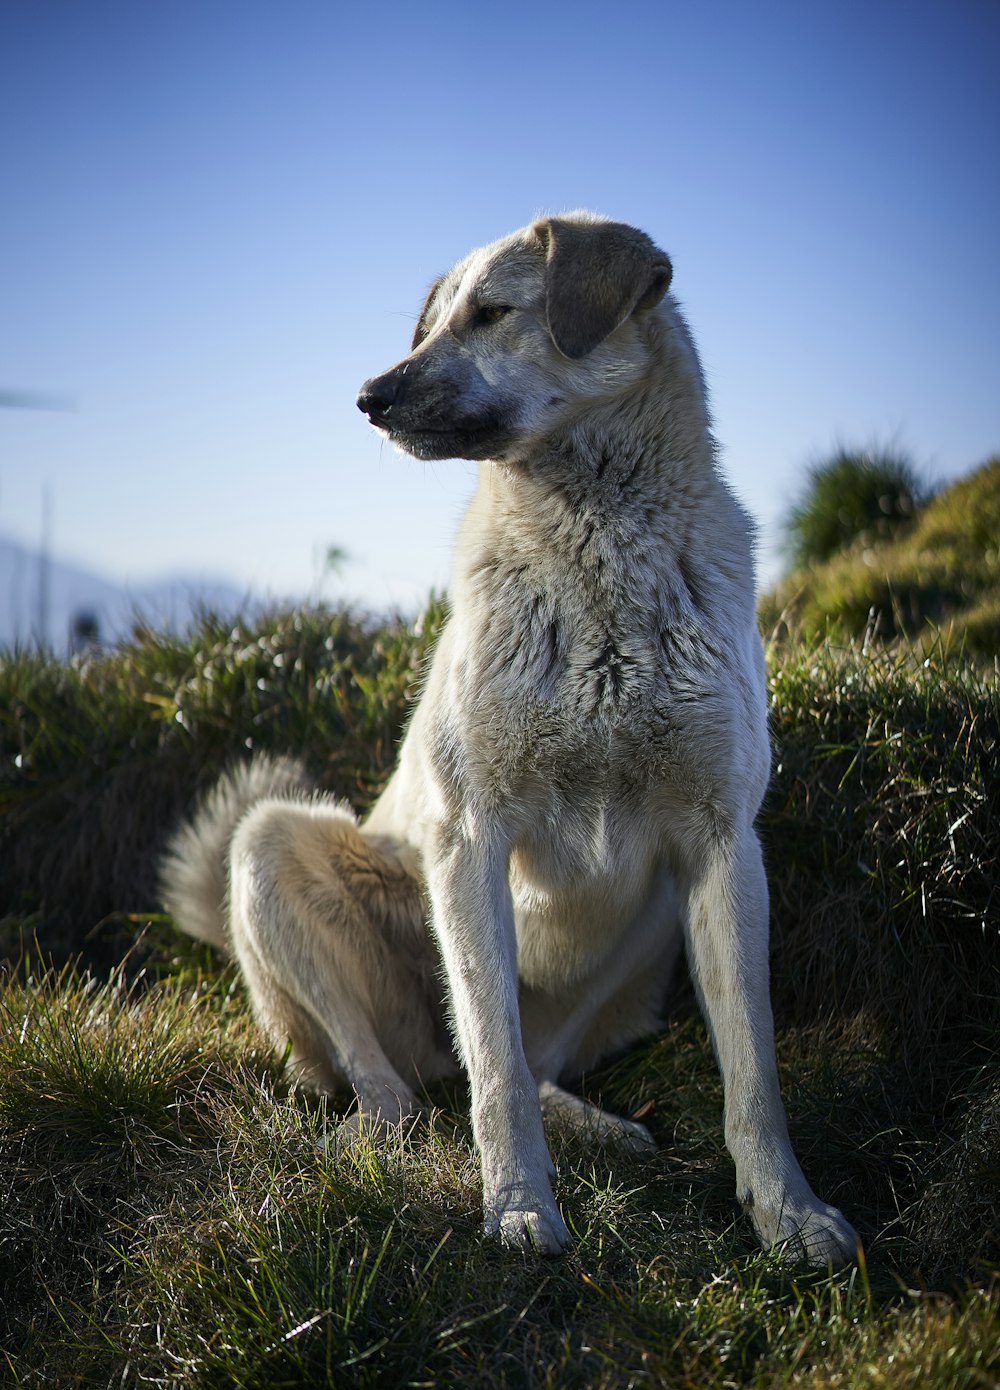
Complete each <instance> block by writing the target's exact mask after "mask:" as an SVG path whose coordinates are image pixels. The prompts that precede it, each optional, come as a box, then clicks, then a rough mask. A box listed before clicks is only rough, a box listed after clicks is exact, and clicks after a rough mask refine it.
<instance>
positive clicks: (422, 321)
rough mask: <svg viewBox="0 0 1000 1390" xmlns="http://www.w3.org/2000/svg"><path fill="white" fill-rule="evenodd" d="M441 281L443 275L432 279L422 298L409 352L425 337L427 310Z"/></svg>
mask: <svg viewBox="0 0 1000 1390" xmlns="http://www.w3.org/2000/svg"><path fill="white" fill-rule="evenodd" d="M443 281H444V276H443V275H439V276H438V278H437V279H436V280H435V281H434V283H433V285H431V287H430V289H429V290H428V291H427V298H426V299H425V300H424V304H423V308H422V309H421V310H420V317H419V318H418V319H417V326H416V328H415V329H414V330H413V342H412V343H411V344H410V351H411V352H413V351H414V349H415V348H418V347H419V346H420V344H421V343H422V342H423V341H424V339H425V338H426V337H427V317H428V310H429V309H430V307H431V305H432V304H433V303H434V296H435V295H436V294H437V292H438V290H439V289H440V288H441V285H442V282H443Z"/></svg>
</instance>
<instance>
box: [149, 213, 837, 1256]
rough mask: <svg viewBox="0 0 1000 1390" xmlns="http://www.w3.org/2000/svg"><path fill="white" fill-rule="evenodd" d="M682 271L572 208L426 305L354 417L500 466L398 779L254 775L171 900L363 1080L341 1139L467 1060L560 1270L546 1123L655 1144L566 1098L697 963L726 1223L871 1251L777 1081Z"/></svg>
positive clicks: (172, 883) (724, 530)
mask: <svg viewBox="0 0 1000 1390" xmlns="http://www.w3.org/2000/svg"><path fill="white" fill-rule="evenodd" d="M670 279H671V265H670V261H669V260H668V258H667V257H666V255H664V253H663V252H662V251H659V250H658V249H657V248H656V246H654V245H653V243H652V241H650V240H649V238H648V237H647V236H645V235H644V234H643V233H641V232H639V231H636V230H635V229H633V228H631V227H627V226H624V225H622V224H620V223H615V222H608V221H605V220H603V219H600V218H597V217H594V216H592V215H589V214H584V213H575V214H571V215H568V216H564V217H554V218H545V219H543V220H540V221H537V222H535V223H534V224H532V225H531V226H529V227H526V228H524V229H523V230H521V231H518V232H515V233H514V234H513V235H511V236H509V237H506V238H505V239H504V240H502V241H499V242H496V243H495V244H493V245H491V246H486V247H484V248H482V249H481V250H478V251H474V252H473V253H472V254H471V255H470V256H468V257H467V258H466V259H465V260H463V261H462V262H461V263H460V264H459V265H457V266H456V267H455V268H454V269H453V270H452V271H451V272H450V273H449V274H448V275H446V276H444V277H443V278H442V279H441V280H439V281H438V282H437V283H436V284H435V285H434V286H433V288H432V289H431V292H430V294H429V295H428V297H427V301H426V303H425V305H424V308H423V312H422V313H421V316H420V320H419V323H418V324H417V329H416V333H415V335H414V340H413V346H412V351H411V352H410V354H409V356H407V357H405V358H404V359H403V360H402V361H401V362H400V363H399V364H398V365H397V366H395V367H393V368H391V369H390V370H389V371H387V372H384V373H383V374H382V375H381V376H377V377H375V378H373V379H372V380H370V381H368V382H366V384H365V386H364V387H363V388H362V391H361V395H360V397H359V400H358V404H359V406H360V408H361V409H362V410H363V411H364V412H365V413H366V414H367V415H368V416H369V418H370V420H371V422H372V424H374V425H375V426H376V427H377V428H378V429H379V430H380V431H382V432H383V433H384V434H385V435H386V437H387V438H389V439H390V440H392V441H393V442H394V443H395V444H397V445H399V447H400V448H402V449H405V450H406V451H407V452H408V453H410V454H413V455H415V456H416V457H418V458H425V459H441V458H450V457H462V458H469V459H477V460H481V474H480V482H479V488H478V491H477V493H476V495H475V497H474V499H473V501H472V503H471V505H470V507H469V510H468V512H467V514H466V516H465V519H464V521H463V523H462V526H461V530H460V532H459V536H458V542H457V550H456V563H455V574H454V581H453V588H452V594H451V599H452V612H451V616H450V618H449V620H448V623H447V625H446V627H445V629H444V631H443V633H442V634H441V637H440V640H439V642H438V645H437V649H436V651H435V654H434V658H433V662H432V664H431V667H430V671H429V674H428V677H427V683H426V688H425V690H424V693H423V695H422V697H421V699H420V701H419V703H418V705H417V707H416V709H415V710H414V713H413V718H412V721H411V723H410V726H409V729H408V732H407V734H406V737H405V739H404V741H403V745H402V748H401V750H400V755H399V764H398V767H397V770H396V772H395V774H394V776H393V777H392V780H391V781H390V782H389V784H388V786H387V787H386V790H385V792H384V793H383V795H382V797H381V798H380V800H379V801H378V803H377V805H376V806H375V809H374V810H373V811H372V813H371V815H370V816H369V818H368V819H367V821H366V822H365V823H364V824H363V825H358V823H357V821H356V819H355V817H354V816H353V815H352V813H351V812H350V810H349V809H348V808H347V807H345V806H343V805H342V804H338V803H336V802H334V801H333V800H332V799H331V798H329V797H323V796H317V795H311V794H310V792H309V789H308V784H307V782H306V780H305V778H304V776H303V774H302V772H301V770H300V769H299V768H298V767H297V766H296V765H295V764H293V763H291V762H287V761H277V762H275V761H269V760H260V759H259V760H257V761H256V762H252V763H251V764H250V765H249V766H248V767H246V768H244V769H242V770H240V771H236V772H234V773H232V774H231V775H229V776H228V777H226V778H224V779H223V781H222V782H221V783H220V785H219V786H218V787H217V789H216V790H215V792H214V793H213V794H212V795H211V796H210V797H209V799H208V801H207V802H206V803H205V804H204V805H203V807H202V808H201V810H200V811H199V812H198V814H197V815H196V817H195V819H194V821H193V822H192V823H191V824H190V825H188V826H187V827H186V828H184V829H183V830H182V831H181V832H179V834H178V835H177V836H176V837H175V838H174V841H173V842H172V845H171V848H170V850H169V852H168V855H167V858H166V860H165V864H164V872H163V884H164V897H165V900H166V902H167V904H168V906H169V907H170V908H171V910H172V911H173V913H174V915H175V916H176V918H177V921H178V923H179V925H180V926H181V927H183V928H185V929H186V930H187V931H189V932H191V933H192V934H194V935H196V936H200V937H203V938H205V939H207V940H209V941H212V942H214V943H215V944H216V945H218V946H220V947H222V948H223V949H228V950H230V951H231V952H232V953H233V954H234V955H235V956H236V958H237V959H238V961H239V963H240V966H241V967H242V970H243V973H244V975H245V977H246V980H247V983H248V986H249V989H250V993H251V996H252V999H253V1003H254V1008H255V1010H256V1012H257V1015H258V1017H259V1019H260V1020H261V1022H262V1023H263V1025H264V1026H265V1027H266V1028H267V1029H268V1030H269V1031H270V1032H271V1034H272V1035H273V1036H274V1038H275V1039H276V1041H277V1042H278V1043H279V1044H284V1043H285V1042H286V1041H287V1040H288V1039H290V1040H291V1043H292V1048H293V1053H292V1055H293V1059H294V1061H295V1063H296V1065H297V1067H298V1068H299V1072H300V1074H301V1075H302V1076H303V1078H304V1079H305V1080H307V1081H309V1082H310V1083H311V1084H314V1085H317V1086H319V1087H321V1088H325V1089H330V1090H332V1089H335V1088H337V1087H338V1086H342V1085H343V1084H344V1082H345V1081H346V1082H347V1083H349V1085H350V1086H351V1087H353V1089H354V1091H355V1092H356V1094H357V1097H358V1110H357V1113H356V1116H355V1117H354V1120H353V1123H354V1124H355V1125H356V1126H357V1125H363V1124H371V1125H399V1124H400V1123H402V1121H403V1120H404V1118H405V1117H407V1116H408V1115H410V1113H411V1112H412V1110H413V1108H414V1105H415V1099H414V1089H415V1088H416V1087H418V1086H419V1085H420V1084H421V1083H423V1082H427V1081H430V1080H432V1079H434V1078H435V1077H439V1076H441V1075H443V1074H444V1073H446V1072H448V1071H450V1070H452V1069H453V1067H454V1065H455V1058H454V1051H453V1047H452V1038H453V1040H454V1046H455V1048H457V1053H458V1057H459V1059H460V1061H461V1063H462V1064H463V1065H464V1066H465V1067H466V1069H467V1071H468V1075H469V1080H470V1084H471V1093H472V1120H473V1128H474V1131H475V1137H476V1142H477V1144H478V1147H479V1151H480V1155H481V1158H482V1172H483V1199H484V1208H485V1221H486V1229H487V1231H489V1232H496V1233H499V1235H500V1238H501V1239H502V1240H503V1241H504V1242H505V1243H506V1244H511V1245H515V1246H518V1245H533V1246H535V1247H537V1248H538V1249H539V1250H541V1251H544V1252H546V1253H552V1252H557V1251H559V1250H561V1249H562V1248H563V1247H564V1246H565V1245H566V1243H567V1240H568V1233H567V1230H566V1226H565V1224H564V1222H563V1219H562V1216H561V1215H560V1212H559V1208H558V1206H557V1205H556V1202H555V1199H554V1197H553V1192H552V1187H551V1176H552V1172H553V1169H552V1163H551V1161H550V1158H549V1153H548V1149H547V1147H546V1142H545V1135H544V1133H543V1127H542V1115H543V1111H546V1112H549V1111H551V1112H555V1113H558V1114H559V1115H561V1116H562V1117H564V1118H570V1119H574V1120H576V1121H577V1122H578V1123H579V1124H580V1125H581V1126H584V1127H586V1128H588V1129H590V1130H592V1131H593V1133H594V1134H595V1135H596V1136H597V1137H598V1138H601V1139H605V1140H607V1139H619V1140H621V1141H624V1142H627V1143H631V1144H642V1143H644V1142H647V1141H648V1134H647V1132H646V1131H645V1130H644V1129H643V1128H642V1126H640V1125H637V1124H635V1123H632V1122H629V1121H625V1120H620V1119H617V1118H615V1117H613V1116H611V1115H607V1114H605V1113H604V1112H602V1111H600V1110H598V1109H597V1108H596V1107H594V1106H591V1105H588V1104H587V1103H586V1102H584V1101H582V1100H580V1099H578V1098H577V1097H575V1096H572V1095H570V1094H569V1093H568V1092H566V1091H564V1090H562V1089H561V1087H560V1082H561V1081H562V1080H565V1079H567V1078H572V1077H573V1076H576V1075H578V1074H579V1073H580V1072H581V1070H583V1069H584V1068H587V1067H591V1066H593V1064H594V1063H595V1062H597V1061H598V1060H599V1059H600V1058H602V1057H604V1056H606V1055H607V1054H608V1053H610V1052H612V1051H614V1050H615V1049H619V1048H621V1047H623V1046H625V1045H626V1044H628V1043H630V1042H632V1041H634V1040H635V1039H637V1038H639V1037H641V1036H643V1035H646V1034H648V1033H650V1032H651V1031H652V1030H654V1029H655V1028H656V1027H657V1024H658V1021H659V1018H660V1010H661V1006H662V1001H663V998H664V994H665V991H666V987H667V983H668V979H669V976H670V973H671V971H672V969H673V967H674V964H675V959H676V956H677V954H678V949H679V946H680V944H681V942H682V941H684V942H686V945H687V953H688V959H689V962H690V966H691V970H692V973H693V976H694V979H695V982H696V985H697V988H698V992H699V996H700V999H701V1002H702V1006H703V1009H704V1013H705V1017H706V1019H707V1021H708V1025H709V1028H710V1030H711V1034H712V1040H713V1043H714V1046H715V1051H716V1055H717V1058H718V1062H719V1066H720V1068H721V1071H722V1077H723V1082H724V1086H725V1137H726V1142H727V1144H728V1147H729V1151H730V1153H731V1154H732V1157H733V1159H734V1161H735V1164H736V1186H737V1195H738V1197H739V1200H740V1202H741V1203H742V1204H743V1206H744V1207H745V1208H746V1209H747V1210H748V1211H749V1213H750V1216H751V1218H752V1220H753V1222H754V1225H755V1226H756V1228H757V1232H758V1234H759V1236H760V1239H761V1241H762V1242H763V1243H764V1245H765V1246H768V1247H770V1246H772V1245H774V1244H778V1243H780V1244H782V1245H784V1246H785V1247H786V1248H787V1249H789V1250H791V1251H792V1252H793V1253H796V1254H798V1255H799V1256H803V1255H804V1256H805V1258H807V1259H808V1260H809V1261H810V1262H812V1263H816V1264H825V1263H827V1262H829V1261H833V1262H835V1263H839V1262H843V1261H847V1260H850V1259H852V1258H854V1256H855V1252H856V1248H857V1236H856V1235H855V1232H854V1231H853V1230H852V1228H851V1226H850V1225H849V1224H848V1222H847V1221H846V1220H845V1219H844V1217H843V1216H842V1215H841V1213H840V1212H839V1211H837V1210H836V1209H835V1208H833V1207H830V1206H827V1205H825V1204H824V1203H823V1202H821V1201H819V1200H818V1199H817V1198H816V1196H815V1195H814V1194H813V1192H812V1190H811V1189H810V1187H809V1184H808V1183H807V1182H806V1179H805V1177H804V1176H803V1174H802V1171H801V1169H800V1167H799V1165H798V1163H797V1161H796V1159H795V1156H794V1154H793V1153H792V1149H791V1146H790V1144H789V1140H788V1133H787V1128H786V1123H785V1115H784V1111H783V1109H782V1104H781V1099H780V1096H779V1090H778V1078H777V1071H776V1065H775V1055H774V1040H773V1026H772V1019H771V1008H770V1000H769V989H768V899H767V884H766V880H765V876H764V868H763V864H762V861H761V852H760V845H759V843H758V839H757V835H756V833H755V830H754V817H755V816H756V814H757V810H758V808H759V806H760V802H761V798H762V796H763V794H764V789H765V787H766V784H767V779H768V772H769V762H770V755H769V745H768V732H767V719H766V698H765V680H764V663H763V656H762V651H761V644H760V639H759V636H758V633H757V628H756V624H755V617H754V585H753V571H752V555H751V533H750V526H749V523H748V521H747V518H746V517H745V515H744V514H743V512H742V511H741V510H740V508H739V506H738V505H737V503H736V502H735V501H734V499H733V497H732V496H731V494H730V493H729V491H728V490H727V488H726V485H725V484H724V483H723V481H722V480H721V479H720V477H719V474H718V472H717V471H716V459H715V444H714V441H713V439H712V435H711V432H710V427H709V417H708V410H707V406H706V399H705V389H704V383H703V379H702V374H701V370H700V367H699V363H698V359H697V355H696V353H695V349H694V346H693V344H692V341H691V338H690V335H689V333H688V330H687V328H686V326H685V324H684V321H683V319H682V318H681V315H680V313H679V311H678V308H677V305H676V304H675V302H674V300H673V298H672V296H671V295H670V294H669V293H668V287H669V284H670ZM227 860H228V891H227V870H226V862H227ZM226 898H228V924H227V922H226V921H225V920H224V918H225V914H224V912H223V909H222V903H223V900H224V899H226ZM428 922H429V926H428ZM442 964H443V978H444V981H445V987H444V988H443V987H442V986H441V984H440V977H441V973H442V972H441V965H442ZM445 994H446V997H445ZM449 1011H450V1032H451V1037H449V1031H448V1029H447V1028H446V1026H445V1020H446V1017H447V1015H448V1013H449Z"/></svg>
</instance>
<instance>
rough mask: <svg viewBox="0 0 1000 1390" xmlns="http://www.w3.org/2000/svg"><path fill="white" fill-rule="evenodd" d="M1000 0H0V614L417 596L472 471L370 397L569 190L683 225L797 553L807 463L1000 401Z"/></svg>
mask: <svg viewBox="0 0 1000 1390" xmlns="http://www.w3.org/2000/svg"><path fill="white" fill-rule="evenodd" d="M998 59H1000V6H998V5H997V4H996V3H995V0H953V2H952V3H950V4H948V5H943V4H941V3H927V2H925V0H906V3H904V2H903V0H868V3H864V4H861V3H850V2H849V0H844V2H843V3H836V4H834V3H829V4H820V3H815V4H802V3H794V0H757V3H754V4H752V5H751V4H746V3H740V2H739V0H703V2H702V3H697V4H695V3H686V4H680V3H669V0H667V3H664V0H659V3H655V4H654V3H649V4H644V3H632V2H631V0H621V2H620V3H618V4H616V5H614V6H610V5H605V4H596V3H590V0H576V3H574V4H572V5H569V4H565V5H564V4H551V5H547V6H539V5H536V4H527V3H522V0H511V3H508V4H506V5H504V6H503V7H502V8H498V9H494V8H492V7H479V8H475V7H472V6H469V5H465V4H458V3H450V0H444V2H443V3H431V4H426V5H423V6H420V5H414V4H408V5H404V4H397V3H394V0H383V3H381V4H379V5H378V6H363V5H357V4H355V5H346V4H343V3H339V0H333V2H332V3H331V2H330V0H325V2H324V0H296V3H294V4H286V5H277V4H273V3H271V4H258V3H254V2H253V0H241V2H240V3H236V0H228V2H227V0H216V2H215V3H212V4H208V5H206V4H199V3H195V0H180V2H179V3H172V4H170V5H155V6H154V5H142V6H140V5H134V4H127V3H124V2H119V3H114V2H113V0H88V3H87V4H86V5H81V4H74V3H71V0H4V3H3V4H2V6H0V187H2V219H0V643H6V642H10V641H12V640H20V641H31V640H43V641H46V642H48V643H51V644H52V645H53V646H54V647H55V648H56V649H57V650H58V649H60V648H62V647H63V646H64V644H65V642H66V641H67V634H68V632H69V629H70V626H71V625H73V624H75V625H76V626H77V629H78V631H77V635H76V638H74V640H75V641H85V640H87V638H86V631H85V629H86V625H87V623H88V621H93V623H94V624H96V625H97V628H98V630H99V631H100V632H101V633H102V634H103V633H105V632H106V633H108V634H109V635H110V634H111V633H112V631H113V630H114V629H115V628H116V626H120V625H121V624H123V623H127V621H128V620H129V617H130V615H131V614H132V613H133V612H134V610H135V608H136V606H140V607H143V608H144V609H146V611H147V612H148V613H149V615H150V617H151V618H152V619H153V620H154V621H158V622H165V623H166V622H172V623H175V624H178V623H183V622H184V621H186V618H187V615H188V612H189V611H190V604H191V603H192V602H193V601H195V600H196V599H197V598H201V599H202V600H203V601H205V602H208V603H209V604H212V605H215V606H217V607H220V608H225V607H226V606H227V605H229V606H232V607H233V608H235V607H237V606H240V605H241V604H245V603H250V602H254V601H264V600H267V599H272V598H273V599H279V600H286V599H316V598H325V599H327V600H330V601H338V602H339V601H341V600H350V601H353V602H356V603H357V604H359V605H361V606H363V607H364V608H366V609H370V610H373V611H376V612H382V611H387V610H390V609H399V610H402V611H404V612H413V611H416V609H417V608H418V607H419V606H420V604H421V603H422V602H423V600H424V599H425V598H426V596H427V594H428V592H429V590H430V589H431V587H432V586H437V587H438V588H442V587H444V586H445V585H446V582H447V575H448V556H449V547H450V542H451V537H452V535H453V532H454V528H455V524H456V520H457V518H458V515H459V514H460V511H461V509H462V506H463V503H464V501H465V499H466V498H467V497H468V496H469V495H470V493H471V491H472V488H473V485H474V480H475V472H474V468H473V466H472V465H470V464H467V463H462V462H448V463H434V464H428V463H417V462H414V461H413V460H410V459H407V458H405V457H403V456H402V455H399V454H397V453H396V452H395V451H394V450H393V449H392V448H391V447H390V446H389V445H386V444H383V443H382V442H381V441H380V440H379V438H378V437H377V436H376V435H375V434H374V433H373V431H372V430H371V429H370V428H369V427H368V426H367V424H366V423H365V421H364V419H363V418H362V416H361V415H360V414H359V412H358V411H357V409H356V407H355V404H354V400H355V396H356V393H357V388H358V386H359V385H360V383H361V382H362V380H363V379H364V378H366V377H367V376H369V375H371V374H372V373H373V372H375V371H379V370H381V369H383V368H385V367H387V366H388V365H390V364H391V363H392V362H394V361H396V360H397V359H398V358H399V357H400V356H401V355H403V353H404V352H405V351H406V349H407V346H408V343H409V339H410V335H411V332H412V326H413V322H414V320H415V317H416V314H417V312H418V310H419V307H420V304H421V302H422V299H423V296H424V293H425V290H426V288H427V286H428V284H429V283H430V281H431V280H432V279H433V278H434V276H435V275H437V274H438V273H439V272H440V271H442V270H443V269H445V268H447V266H448V265H450V264H451V263H452V262H453V261H454V260H455V259H456V258H457V257H458V256H460V255H462V254H464V253H465V252H466V251H467V250H469V249H470V248H471V247H473V246H475V245H478V244H481V243H482V242H484V241H487V240H492V239H494V238H495V237H498V236H501V235H503V234H505V233H506V232H508V231H511V230H513V229H514V228H515V227H518V226H520V225H522V224H524V223H525V222H527V221H529V220H530V219H531V218H533V217H534V216H536V215H538V214H540V213H542V212H557V211H559V210H565V209H568V208H573V207H581V206H582V207H590V208H593V209H595V210H597V211H600V212H604V213H606V214H608V215H610V216H613V217H616V218H620V219H622V220H625V221H629V222H632V223H635V224H636V225H638V226H640V227H642V228H643V229H645V230H646V231H648V232H649V233H650V234H651V235H652V236H653V238H654V239H655V240H656V241H657V242H658V243H659V244H660V245H662V246H663V247H664V249H666V250H667V251H668V252H669V253H670V255H671V257H672V259H673V262H674V282H673V288H674V292H675V293H676V295H677V297H678V298H679V299H680V301H681V302H682V304H683V305H684V307H685V310H686V312H687V315H688V317H689V320H690V322H691V325H692V327H693V329H694V333H695V337H696V339H697V341H698V343H699V345H700V348H701V352H702V356H703V360H704V364H705V368H706V372H707V376H708V380H709V384H710V388H711V392H712V401H713V407H714V414H715V420H716V429H717V434H718V438H719V440H720V443H721V445H722V460H723V465H724V468H725V471H726V474H727V476H728V478H729V480H730V482H731V484H732V485H733V487H734V488H735V490H736V492H737V493H738V495H739V496H740V497H741V499H742V500H743V501H744V503H745V504H746V505H747V506H748V507H749V508H750V510H751V511H752V512H753V513H754V514H755V516H756V517H757V519H758V521H759V523H760V528H761V545H760V554H759V562H760V571H761V577H762V580H763V581H764V582H765V583H767V582H770V581H772V580H773V579H774V578H775V576H776V575H777V573H778V571H779V570H780V568H781V565H782V562H783V561H782V556H781V553H780V550H779V540H780V531H781V525H780V523H781V521H782V518H783V517H785V516H786V515H787V513H788V509H789V506H790V504H791V502H792V501H793V499H794V496H795V494H796V492H797V490H798V489H799V487H800V485H801V480H802V477H803V472H804V469H805V467H806V465H807V464H809V463H810V462H811V461H814V460H815V459H816V458H817V457H819V456H822V455H824V454H827V453H829V452H830V451H831V450H832V449H834V448H835V447H837V446H838V445H841V444H845V443H846V444H851V445H856V446H859V447H867V446H869V445H874V444H876V443H878V444H881V445H888V446H891V447H893V448H896V449H899V450H902V451H904V452H906V453H907V454H908V455H909V456H911V457H912V458H913V459H914V460H915V461H916V462H917V463H918V465H919V466H920V467H921V468H922V469H923V470H925V472H926V473H927V475H928V476H929V477H932V478H933V479H934V480H935V481H937V482H945V481H948V480H950V479H953V478H956V477H958V476H960V475H962V474H963V473H966V472H968V471H970V470H971V469H973V468H974V467H976V466H977V465H978V464H980V463H981V462H982V461H983V459H984V458H986V457H987V455H989V454H990V453H991V452H995V451H996V449H997V443H998V438H1000V338H998V334H997V331H996V326H997V323H998V321H1000V276H998V274H997V237H998V228H1000V178H998V175H997V167H998V164H997V157H998V148H1000V139H998V137H1000V104H998V102H997V97H996V72H997V64H998Z"/></svg>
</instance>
